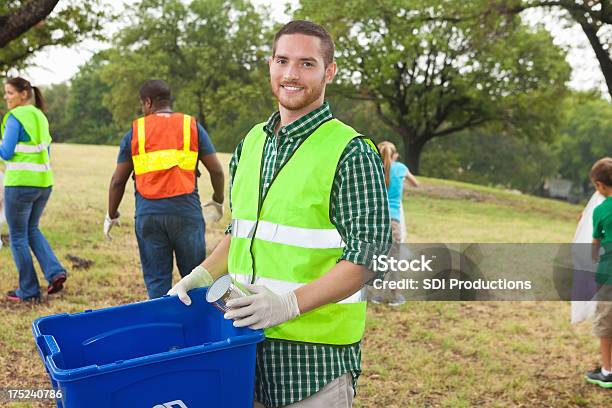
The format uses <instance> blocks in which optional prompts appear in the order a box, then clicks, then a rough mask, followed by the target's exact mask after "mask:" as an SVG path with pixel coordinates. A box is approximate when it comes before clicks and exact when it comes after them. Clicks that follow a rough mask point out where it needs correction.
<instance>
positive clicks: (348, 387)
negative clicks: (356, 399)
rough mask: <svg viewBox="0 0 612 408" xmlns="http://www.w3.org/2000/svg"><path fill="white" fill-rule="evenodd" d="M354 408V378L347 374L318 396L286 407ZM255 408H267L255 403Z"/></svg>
mask: <svg viewBox="0 0 612 408" xmlns="http://www.w3.org/2000/svg"><path fill="white" fill-rule="evenodd" d="M352 406H353V376H352V375H351V373H346V374H343V375H341V376H340V377H338V378H336V379H335V380H333V381H332V382H330V383H328V384H327V385H326V386H325V387H323V388H322V389H320V390H319V392H317V393H316V394H313V395H311V396H310V397H308V398H306V399H304V400H302V401H298V402H296V403H295V404H291V405H286V407H287V408H351V407H352ZM253 408H265V405H262V404H261V403H259V402H257V401H255V403H254V404H253Z"/></svg>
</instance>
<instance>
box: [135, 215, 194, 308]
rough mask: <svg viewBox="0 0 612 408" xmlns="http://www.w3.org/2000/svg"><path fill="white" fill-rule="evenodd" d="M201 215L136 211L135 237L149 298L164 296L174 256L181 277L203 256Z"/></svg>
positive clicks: (169, 281) (170, 280)
mask: <svg viewBox="0 0 612 408" xmlns="http://www.w3.org/2000/svg"><path fill="white" fill-rule="evenodd" d="M204 232H205V225H204V219H199V220H198V219H194V218H187V217H181V216H179V215H139V216H137V217H136V239H137V240H138V249H139V251H140V263H141V265H142V273H143V277H144V282H145V285H146V287H147V292H148V294H149V298H151V299H154V298H158V297H161V296H164V295H165V294H166V293H167V292H168V291H169V290H170V288H171V287H172V269H173V266H174V265H173V264H174V256H176V265H177V267H178V270H179V273H180V274H181V277H183V276H186V275H187V274H189V272H191V270H192V269H193V268H195V267H196V266H198V265H199V264H201V263H202V261H204V258H206V241H205V239H204Z"/></svg>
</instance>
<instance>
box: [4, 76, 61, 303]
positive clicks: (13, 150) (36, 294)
mask: <svg viewBox="0 0 612 408" xmlns="http://www.w3.org/2000/svg"><path fill="white" fill-rule="evenodd" d="M32 99H34V105H33V104H32V102H31V101H32ZM4 100H5V101H6V104H7V107H8V109H9V111H8V113H7V114H6V115H4V118H3V119H2V127H1V132H2V143H1V144H0V158H1V159H2V160H4V162H5V163H4V164H5V174H4V205H5V215H6V221H7V224H8V227H9V237H10V243H11V251H12V253H13V259H14V260H15V265H16V266H17V270H18V271H19V287H18V288H17V289H16V290H11V291H9V292H8V293H7V299H8V300H11V301H15V302H32V301H39V300H40V286H39V283H38V278H37V276H36V271H35V269H34V263H33V261H32V255H31V253H30V248H31V249H32V251H33V252H34V255H35V256H36V259H38V263H39V264H40V267H41V268H42V271H43V273H44V275H45V279H47V281H48V282H49V285H48V287H47V294H52V293H57V292H59V291H60V290H62V288H63V285H64V282H65V281H66V269H64V267H63V266H62V265H61V264H60V262H59V261H58V259H57V257H56V256H55V254H54V253H53V250H52V249H51V246H50V245H49V243H48V242H47V240H46V239H45V237H44V235H43V234H42V232H41V231H40V230H39V229H38V221H39V220H40V217H41V215H42V213H43V210H44V208H45V205H46V204H47V201H48V200H49V196H50V195H51V188H52V186H53V173H52V171H51V162H50V159H49V145H50V144H51V135H50V134H49V122H48V121H47V118H46V116H45V114H44V113H43V110H44V100H43V97H42V94H41V92H40V90H39V89H38V88H37V87H35V86H32V85H31V84H30V82H28V81H27V80H25V79H23V78H11V79H9V80H8V81H6V83H5V84H4Z"/></svg>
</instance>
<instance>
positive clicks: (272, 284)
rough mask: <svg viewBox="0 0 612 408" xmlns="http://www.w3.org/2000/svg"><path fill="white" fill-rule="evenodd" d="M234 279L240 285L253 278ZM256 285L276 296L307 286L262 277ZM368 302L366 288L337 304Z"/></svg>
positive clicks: (237, 276)
mask: <svg viewBox="0 0 612 408" xmlns="http://www.w3.org/2000/svg"><path fill="white" fill-rule="evenodd" d="M232 276H233V277H234V279H236V280H237V281H238V282H240V283H243V284H245V283H251V276H250V275H240V274H234V275H232ZM255 285H263V286H265V287H267V288H268V289H270V290H271V291H272V292H274V293H276V294H279V295H281V294H283V293H287V292H290V291H292V290H296V289H297V288H299V287H301V286H304V285H306V284H305V283H294V282H286V281H282V280H278V279H271V278H262V277H259V276H258V277H256V278H255ZM365 300H366V288H365V287H364V288H363V289H361V290H359V291H358V292H355V293H353V294H352V295H351V296H349V297H347V298H346V299H343V300H341V301H340V302H337V303H339V304H345V303H357V302H365Z"/></svg>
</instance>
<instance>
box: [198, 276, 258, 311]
mask: <svg viewBox="0 0 612 408" xmlns="http://www.w3.org/2000/svg"><path fill="white" fill-rule="evenodd" d="M249 295H252V293H251V292H250V291H249V290H247V289H246V288H245V287H244V286H242V285H241V284H240V283H238V282H236V281H235V280H234V279H232V277H231V276H230V275H222V276H219V277H218V278H217V279H215V281H214V282H213V283H212V285H210V287H209V288H208V292H206V301H207V302H208V303H212V305H213V306H214V307H216V308H217V309H219V310H220V311H221V312H223V313H225V312H227V311H228V310H229V309H230V308H229V307H227V302H228V301H230V300H232V299H238V298H241V297H245V296H249Z"/></svg>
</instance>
